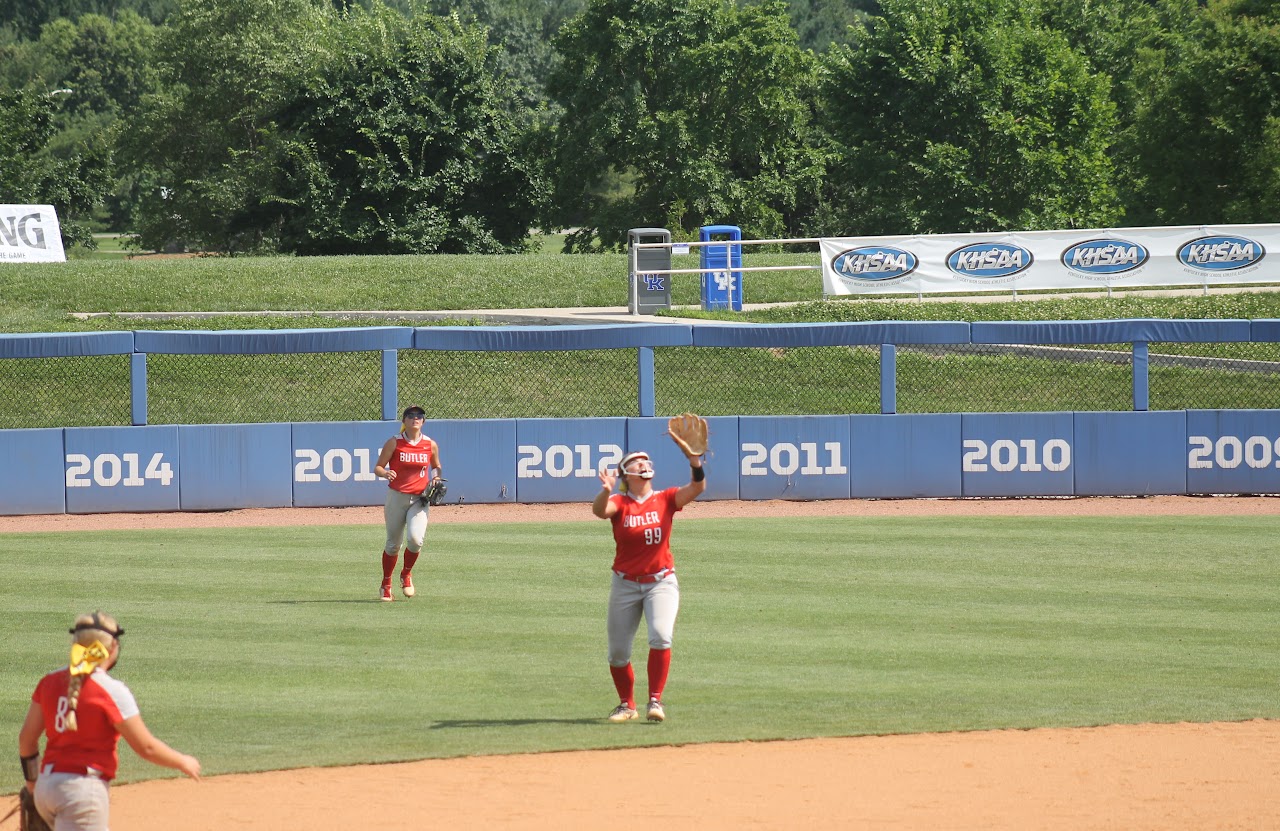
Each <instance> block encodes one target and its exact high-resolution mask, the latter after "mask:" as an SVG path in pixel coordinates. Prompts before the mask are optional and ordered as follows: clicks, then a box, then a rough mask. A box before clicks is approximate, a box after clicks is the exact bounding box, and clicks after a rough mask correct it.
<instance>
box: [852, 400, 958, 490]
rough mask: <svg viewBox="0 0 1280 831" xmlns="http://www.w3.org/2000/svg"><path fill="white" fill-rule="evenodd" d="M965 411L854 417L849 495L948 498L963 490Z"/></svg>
mask: <svg viewBox="0 0 1280 831" xmlns="http://www.w3.org/2000/svg"><path fill="white" fill-rule="evenodd" d="M960 424H961V422H960V416H959V415H958V414H955V413H945V414H933V413H929V414H924V415H855V416H850V417H849V476H850V484H849V495H850V496H852V497H854V498H855V499H910V498H913V497H934V498H938V497H948V496H952V497H954V496H960V495H962V493H963V490H962V482H961V477H960Z"/></svg>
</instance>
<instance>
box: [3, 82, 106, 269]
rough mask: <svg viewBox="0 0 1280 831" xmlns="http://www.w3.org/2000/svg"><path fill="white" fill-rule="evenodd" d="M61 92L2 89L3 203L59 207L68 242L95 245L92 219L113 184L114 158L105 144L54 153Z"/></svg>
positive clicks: (59, 217) (63, 236)
mask: <svg viewBox="0 0 1280 831" xmlns="http://www.w3.org/2000/svg"><path fill="white" fill-rule="evenodd" d="M60 97H61V96H59V95H58V94H56V93H53V92H46V91H43V90H37V89H25V90H19V91H16V92H5V93H0V202H4V203H10V204H13V203H18V204H23V203H25V204H39V205H43V204H51V205H53V206H54V207H55V208H57V210H58V219H59V222H60V224H61V226H62V238H63V243H64V245H67V246H71V245H81V246H85V247H90V248H91V247H93V238H92V235H91V233H90V229H89V226H88V224H87V220H88V219H89V216H90V214H91V212H92V211H93V209H94V208H95V207H96V206H97V205H98V204H99V203H101V201H102V199H103V196H104V195H105V194H106V192H107V190H108V189H109V188H110V186H111V176H110V173H109V171H110V168H111V159H110V153H109V150H108V149H107V148H106V147H105V145H103V144H97V145H92V146H85V147H80V148H76V149H75V151H74V152H69V153H67V154H65V155H64V156H63V157H58V156H55V155H54V154H53V153H51V152H50V141H51V140H52V139H53V138H54V136H55V135H56V134H57V128H56V127H55V126H54V114H55V110H56V108H57V107H58V100H59V99H60Z"/></svg>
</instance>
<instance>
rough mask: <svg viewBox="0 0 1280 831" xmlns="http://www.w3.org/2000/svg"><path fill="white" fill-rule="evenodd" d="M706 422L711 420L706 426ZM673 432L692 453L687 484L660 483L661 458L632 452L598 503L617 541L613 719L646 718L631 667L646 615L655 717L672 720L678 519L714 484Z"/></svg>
mask: <svg viewBox="0 0 1280 831" xmlns="http://www.w3.org/2000/svg"><path fill="white" fill-rule="evenodd" d="M704 430H705V426H704ZM672 438H674V439H675V440H676V444H677V445H679V446H680V448H681V450H684V451H685V455H686V456H688V458H689V466H690V478H689V483H688V484H687V485H682V486H681V487H678V488H674V487H673V488H667V489H665V490H661V491H655V490H654V489H653V484H652V480H653V463H652V462H651V461H650V460H649V454H647V453H644V452H636V453H628V454H627V455H626V456H625V457H623V459H622V462H621V464H619V465H618V471H619V476H620V477H621V479H622V482H621V484H620V485H619V490H620V492H619V493H616V494H615V493H613V486H614V484H615V483H617V482H618V477H615V476H614V475H613V474H612V473H611V472H610V471H608V470H604V471H601V473H600V485H601V487H600V491H599V493H597V494H596V498H595V501H594V502H592V504H591V511H592V513H594V514H595V515H596V516H598V517H600V518H601V519H608V520H611V521H612V522H613V539H614V541H615V543H616V547H615V554H614V558H613V582H612V585H611V587H610V590H609V615H608V621H607V626H606V628H607V630H608V633H609V671H610V673H612V675H613V683H614V687H615V688H616V689H617V691H618V698H619V703H618V706H617V707H616V708H614V710H613V712H612V713H610V714H609V721H630V720H631V719H634V718H639V715H640V714H639V712H637V710H636V701H635V680H636V676H635V670H634V669H632V667H631V644H632V642H633V641H634V640H635V635H636V630H637V629H638V628H639V627H640V616H641V615H642V614H643V615H644V619H645V621H646V623H647V624H648V627H649V662H648V675H649V704H648V708H647V710H646V712H645V716H646V718H648V719H649V721H664V720H666V717H667V714H666V711H665V710H664V709H663V706H662V691H663V688H664V687H665V686H666V683H667V675H668V673H669V672H670V669H671V638H672V634H673V632H674V630H675V624H676V612H677V611H678V610H679V608H680V583H679V582H678V581H677V580H676V572H675V561H674V559H673V558H672V555H671V520H672V519H673V518H674V517H675V513H676V511H679V510H681V509H683V508H684V506H685V505H688V504H689V503H690V502H692V501H693V500H695V499H697V498H698V496H699V495H700V494H701V493H702V492H703V491H704V490H706V489H707V482H706V474H705V473H704V471H703V469H702V456H701V455H700V454H697V453H693V452H691V451H690V450H689V449H688V446H687V445H686V444H685V443H684V442H682V441H681V440H680V439H679V438H678V437H677V436H675V435H674V434H673V436H672Z"/></svg>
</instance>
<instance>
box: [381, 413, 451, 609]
mask: <svg viewBox="0 0 1280 831" xmlns="http://www.w3.org/2000/svg"><path fill="white" fill-rule="evenodd" d="M426 417H427V414H426V411H424V410H423V409H422V408H421V407H418V406H413V407H408V408H406V409H405V411H404V416H403V417H402V418H401V424H402V425H403V426H404V429H403V430H402V431H401V432H400V434H399V435H398V436H392V437H391V438H389V439H387V443H386V444H384V445H383V446H382V452H381V453H379V454H378V461H377V463H376V464H375V465H374V466H373V472H374V473H375V474H376V475H378V476H381V477H382V478H384V479H386V480H387V501H386V504H385V505H384V506H383V508H382V517H383V519H384V520H385V522H386V526H387V539H386V542H385V543H383V546H382V585H381V587H380V588H379V589H378V599H379V600H382V601H384V602H388V603H389V602H391V601H392V600H394V599H395V597H394V596H393V595H392V594H391V575H392V574H393V573H395V569H396V559H397V556H398V555H399V554H400V543H401V542H404V543H405V547H404V568H402V569H400V588H401V589H402V590H403V591H404V596H405V597H413V594H414V589H413V576H412V575H411V573H410V572H412V571H413V566H414V564H415V563H417V562H418V555H419V554H421V553H422V546H423V543H424V541H425V540H426V536H427V519H428V517H429V515H430V511H431V506H430V505H428V504H427V500H425V499H423V498H422V495H423V494H424V493H425V492H426V490H427V486H428V485H430V484H431V482H432V481H433V480H435V479H438V478H440V477H441V476H442V475H443V471H442V470H441V468H440V446H439V445H438V444H436V442H435V439H432V438H431V437H430V436H426V435H423V433H422V422H423V420H424V419H425V418H426ZM432 471H434V474H433V473H432ZM406 535H407V536H408V540H407V541H406V540H405V537H406Z"/></svg>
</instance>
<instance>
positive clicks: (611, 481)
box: [600, 467, 618, 491]
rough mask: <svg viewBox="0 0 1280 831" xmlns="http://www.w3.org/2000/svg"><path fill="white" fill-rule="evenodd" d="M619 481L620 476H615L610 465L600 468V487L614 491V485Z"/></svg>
mask: <svg viewBox="0 0 1280 831" xmlns="http://www.w3.org/2000/svg"><path fill="white" fill-rule="evenodd" d="M617 483H618V477H616V476H614V475H613V473H612V472H611V471H610V469H609V468H608V467H602V468H600V487H601V488H603V489H604V490H607V491H612V490H613V486H614V485H616V484H617Z"/></svg>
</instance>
